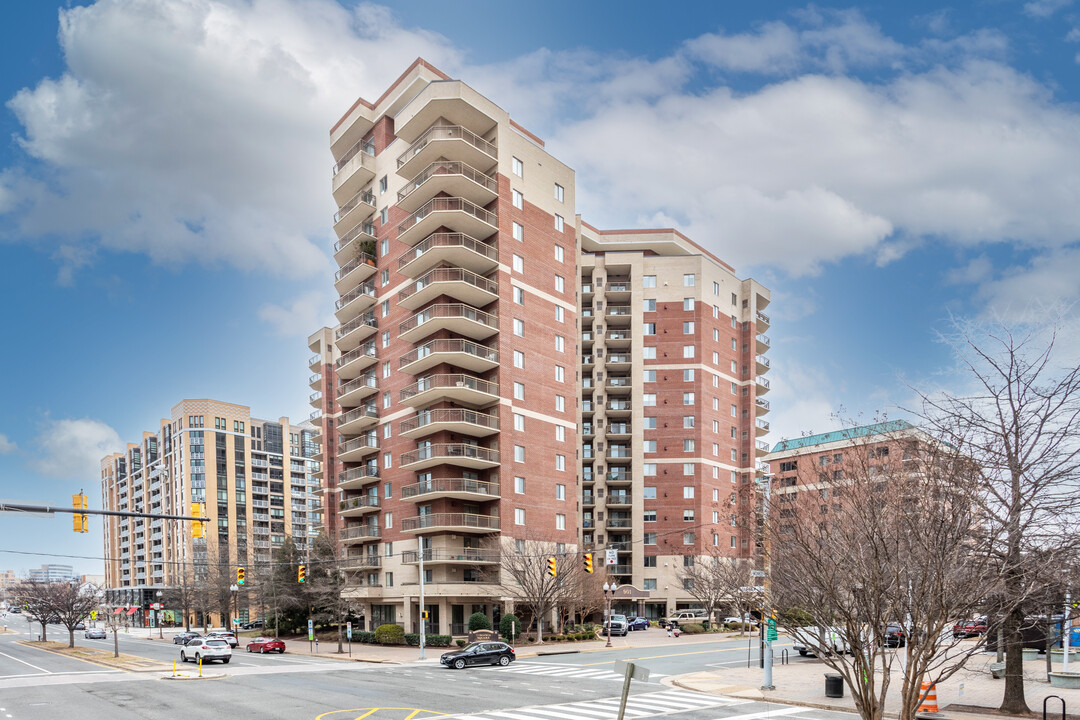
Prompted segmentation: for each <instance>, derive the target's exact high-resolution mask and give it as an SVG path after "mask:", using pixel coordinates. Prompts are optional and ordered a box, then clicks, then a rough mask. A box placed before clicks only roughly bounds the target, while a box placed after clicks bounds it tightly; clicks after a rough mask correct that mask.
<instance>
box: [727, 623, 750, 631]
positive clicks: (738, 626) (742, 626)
mask: <svg viewBox="0 0 1080 720" xmlns="http://www.w3.org/2000/svg"><path fill="white" fill-rule="evenodd" d="M727 629H728V630H753V629H754V626H753V625H751V624H750V623H738V622H729V623H728V624H727Z"/></svg>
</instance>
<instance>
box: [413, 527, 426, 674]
mask: <svg viewBox="0 0 1080 720" xmlns="http://www.w3.org/2000/svg"><path fill="white" fill-rule="evenodd" d="M416 549H417V550H419V551H420V659H421V660H423V659H425V657H427V656H426V655H425V652H424V646H425V645H426V644H427V643H426V642H425V640H427V619H426V618H425V615H426V614H427V613H425V612H424V537H423V536H422V535H417V536H416Z"/></svg>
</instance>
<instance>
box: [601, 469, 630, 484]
mask: <svg viewBox="0 0 1080 720" xmlns="http://www.w3.org/2000/svg"><path fill="white" fill-rule="evenodd" d="M604 482H606V483H607V484H608V485H629V484H631V483H633V482H634V476H633V475H632V474H631V473H630V471H629V470H626V471H624V472H608V473H606V474H605V475H604Z"/></svg>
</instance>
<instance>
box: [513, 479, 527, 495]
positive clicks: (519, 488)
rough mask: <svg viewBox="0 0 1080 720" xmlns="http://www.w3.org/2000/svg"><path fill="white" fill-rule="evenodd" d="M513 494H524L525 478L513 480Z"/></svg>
mask: <svg viewBox="0 0 1080 720" xmlns="http://www.w3.org/2000/svg"><path fill="white" fill-rule="evenodd" d="M514 492H516V493H517V494H518V495H524V494H525V478H523V477H516V478H514Z"/></svg>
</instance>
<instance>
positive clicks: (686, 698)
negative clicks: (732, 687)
mask: <svg viewBox="0 0 1080 720" xmlns="http://www.w3.org/2000/svg"><path fill="white" fill-rule="evenodd" d="M648 697H650V698H656V699H658V700H665V701H672V700H674V701H678V702H687V703H695V704H699V705H701V706H702V707H705V706H711V705H715V704H716V703H717V702H718V701H719V702H724V703H730V702H736V701H737V699H736V698H727V697H717V696H715V695H714V696H711V697H703V696H701V695H697V694H690V693H686V692H682V691H679V690H669V691H666V692H659V693H650V694H649V695H648Z"/></svg>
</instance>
